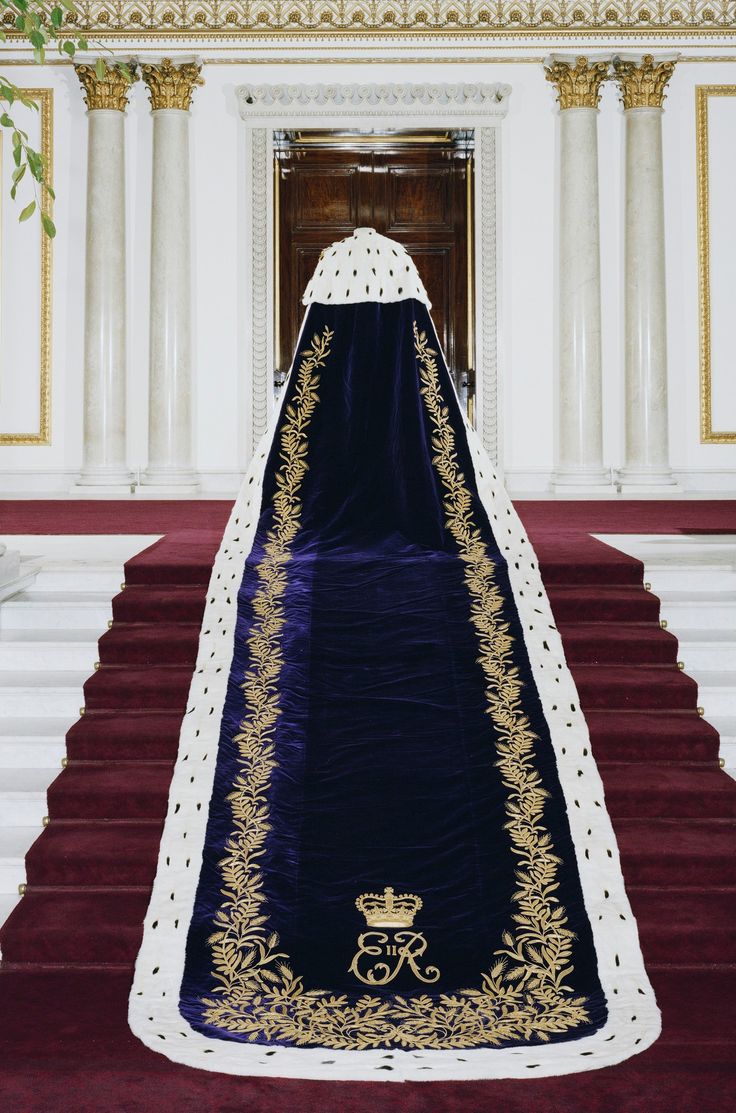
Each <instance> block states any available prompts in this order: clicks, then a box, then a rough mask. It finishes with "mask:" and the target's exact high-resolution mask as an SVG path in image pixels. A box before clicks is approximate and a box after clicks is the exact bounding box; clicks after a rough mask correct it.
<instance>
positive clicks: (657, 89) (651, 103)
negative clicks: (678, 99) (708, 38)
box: [613, 54, 677, 108]
mask: <svg viewBox="0 0 736 1113" xmlns="http://www.w3.org/2000/svg"><path fill="white" fill-rule="evenodd" d="M676 65H677V59H676V58H674V59H673V58H668V59H666V60H664V61H662V62H657V63H656V64H655V61H654V57H653V55H651V54H645V55H644V56H643V58H642V59H641V61H640V62H631V61H627V60H625V59H623V58H614V59H613V74H614V77H615V79H616V81H617V82H618V86H619V90H620V93H621V101H622V103H623V106H624V108H661V107H662V105H663V104H664V98H665V89H666V88H667V82H668V81H669V79H670V78H671V77H672V74H673V73H674V72H675V66H676Z"/></svg>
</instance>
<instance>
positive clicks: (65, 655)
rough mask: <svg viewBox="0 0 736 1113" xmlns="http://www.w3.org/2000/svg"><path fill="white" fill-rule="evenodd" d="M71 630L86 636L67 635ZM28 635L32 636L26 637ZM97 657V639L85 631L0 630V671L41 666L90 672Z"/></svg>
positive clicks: (48, 669) (44, 668)
mask: <svg viewBox="0 0 736 1113" xmlns="http://www.w3.org/2000/svg"><path fill="white" fill-rule="evenodd" d="M70 633H71V634H74V633H82V634H84V635H85V637H84V638H80V637H70V636H69V634H70ZM28 634H32V635H34V636H32V637H28V636H27V635H28ZM17 635H21V636H20V637H18V636H17ZM39 635H43V636H39ZM54 635H55V636H54ZM98 659H99V658H98V647H97V638H95V637H90V636H89V631H87V630H83V631H65V630H57V631H53V630H43V631H36V630H33V631H31V630H3V631H2V632H0V670H2V671H6V670H19V669H43V670H44V671H54V672H59V671H62V670H67V669H69V670H74V671H79V672H86V673H87V674H89V673H90V672H92V670H93V669H94V665H95V662H96V661H97V660H98Z"/></svg>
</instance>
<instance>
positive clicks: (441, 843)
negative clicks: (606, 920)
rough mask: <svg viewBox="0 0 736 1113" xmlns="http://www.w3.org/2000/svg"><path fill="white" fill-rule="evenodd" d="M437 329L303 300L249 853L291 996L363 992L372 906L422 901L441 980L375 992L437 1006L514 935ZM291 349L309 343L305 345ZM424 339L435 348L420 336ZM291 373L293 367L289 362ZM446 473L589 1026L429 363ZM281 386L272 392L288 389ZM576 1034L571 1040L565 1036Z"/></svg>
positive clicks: (203, 991)
mask: <svg viewBox="0 0 736 1113" xmlns="http://www.w3.org/2000/svg"><path fill="white" fill-rule="evenodd" d="M414 321H416V322H417V324H418V327H419V328H420V330H421V329H426V330H427V331H428V332H429V334H430V335H431V336H433V335H434V333H433V330H432V325H431V321H430V319H429V315H428V313H427V310H426V309H425V307H424V306H423V305H421V304H419V303H417V302H414V301H403V302H398V303H394V304H388V305H379V304H376V303H365V304H359V305H348V306H326V305H313V306H312V307H311V309H310V311H309V314H308V317H307V321H306V325H305V330H304V333H303V336H306V337H311V336H312V335H313V334H314V333H321V332H322V329H323V327H324V326H325V325H328V326H329V327H330V328H331V329H333V330H334V337H333V339H332V342H331V354H330V355H329V357H328V359H327V362H326V365H325V367H324V369H322V370H321V372H320V385H319V402H318V404H317V406H316V409H315V411H314V414H313V416H312V419H311V423H310V426H309V430H308V462H309V470H308V472H307V473H306V477H305V480H304V483H303V487H302V491H301V501H302V514H301V526H300V529H299V532H298V534H297V536H296V538H295V540H294V542H293V545H292V552H291V559H290V561H289V563H288V564H287V566H286V567H287V576H288V587H287V590H286V596H285V611H286V619H287V621H286V624H285V627H284V635H283V652H284V666H283V670H282V674H281V679H280V684H279V701H280V708H281V714H280V717H279V719H278V724H277V761H278V767H277V769H276V770H275V772H274V774H273V777H272V781H271V787H270V791H269V809H270V823H271V830H270V833H269V835H268V839H267V844H266V853H265V855H264V857H263V858H262V863H261V864H262V869H263V875H264V887H265V893H266V898H267V900H266V910H267V913H268V918H269V919H268V927H269V930H274V931H276V932H278V934H279V937H280V949H281V950H284V951H286V952H287V953H288V955H289V956H290V962H291V964H292V965H293V968H294V969H295V971H296V972H297V973H298V974H299V975H301V976H302V977H303V979H304V983H305V986H306V987H307V988H308V989H310V988H319V989H328V990H330V991H335V992H339V993H345V994H348V995H354V996H359V995H360V994H362V993H365V992H366V987H365V986H363V985H361V984H359V983H358V982H357V981H356V979H355V977H354V976H353V975H352V974H351V973H350V972H349V966H350V962H351V958H352V956H353V953H354V952H355V948H356V939H357V936H358V935H359V933H360V931H361V930H365V922H364V919H363V918H362V917H361V915H360V914H359V912H358V911H357V910H356V907H355V900H356V897H357V896H359V895H360V894H361V893H365V892H369V891H370V892H382V891H383V889H384V887H385V886H386V885H391V886H393V888H394V889H395V890H396V891H397V892H408V893H415V894H418V895H419V896H421V898H422V901H423V907H422V910H421V912H420V914H419V915H418V916H417V919H416V927H417V928H420V929H421V930H422V932H423V933H424V935H425V936H426V939H427V941H428V949H427V953H426V956H425V961H427V962H431V963H432V964H434V965H436V966H438V967H439V969H440V970H441V972H442V973H441V978H440V981H439V982H438V983H436V985H433V986H431V987H430V986H425V985H419V984H418V983H417V981H416V979H415V978H414V977H413V975H412V973H411V971H410V970H409V969H408V968H406V969H404V970H402V972H401V973H400V975H399V976H398V977H397V979H396V980H395V981H393V982H391V983H390V984H389V985H387V986H385V987H384V988H382V989H381V988H378V989H375V990H373V989H372V990H371V992H372V993H374V994H395V993H404V994H410V993H428V992H429V993H431V994H435V993H436V994H440V993H451V992H455V991H458V990H461V989H463V988H467V987H478V986H479V985H480V979H481V976H482V974H483V972H485V971H487V970H488V969H490V967H491V966H492V965H493V962H494V961H495V960H494V951H496V950H497V949H498V948H499V947H500V946H501V945H502V944H501V935H502V932H504V931H506V930H509V929H513V927H514V923H513V920H512V915H513V913H514V910H515V909H514V906H513V901H512V894H513V893H514V891H515V888H516V885H515V878H514V872H515V869H516V868H517V863H516V860H515V858H514V856H513V854H512V853H511V850H510V845H509V836H508V832H507V831H506V830H505V829H504V824H505V823H506V821H507V818H508V817H507V814H506V811H505V801H506V796H507V792H506V789H505V788H504V785H503V784H502V782H501V777H500V772H499V770H498V768H497V767H496V765H495V764H494V762H495V760H496V756H497V755H496V754H495V752H494V727H493V723H492V721H491V718H490V716H489V715H488V713H487V710H486V699H485V691H484V677H483V673H482V671H481V667H480V665H479V663H478V654H479V649H478V640H477V635H476V633H475V631H474V629H473V626H472V625H471V622H470V599H469V595H468V589H467V586H466V584H465V581H464V578H463V575H464V567H463V563H462V561H461V560H460V559H459V558H458V555H457V547H456V544H455V541H454V540H453V538H452V536H451V534H450V533H449V532H448V530H447V529H446V528H445V514H444V507H443V492H442V489H441V485H440V483H439V480H438V477H437V474H436V471H435V468H434V466H433V464H432V454H433V452H432V448H431V445H430V432H431V428H430V421H429V419H428V416H427V413H426V409H425V404H424V401H423V399H422V397H421V395H420V391H419V374H418V365H417V360H416V355H415V350H414V338H413V323H414ZM303 346H304V345H303V344H302V347H303ZM433 346H434V347H438V345H436V344H434V345H433ZM298 359H299V357H297V361H296V363H295V366H297V365H298ZM438 362H439V365H440V366H439V371H440V377H441V383H442V389H443V393H444V396H445V401H446V405H447V406H448V408H449V413H450V419H451V422H452V425H453V428H454V432H455V439H456V449H457V454H458V459H459V464H460V466H461V469H462V471H463V473H464V475H465V477H466V481H467V484H468V486H469V488H470V491H471V493H472V496H473V501H474V517H475V524H476V525H477V526H478V527H479V528H480V529H481V531H482V536H483V540H484V542H485V544H486V546H487V550H488V553H489V555H490V556H491V557H492V559H493V561H494V562H495V565H496V574H497V582H498V584H499V586H500V588H501V591H502V593H503V598H504V600H505V605H504V619H505V620H506V621H507V622H508V623H509V624H510V628H511V632H512V634H513V636H514V647H515V648H514V664H515V667H516V668H517V669H518V670H519V673H520V675H521V677H522V678H523V682H524V683H523V699H524V709H525V712H526V714H527V715H528V717H529V719H530V721H531V724H532V727H533V729H534V731H535V732H536V733H537V735H538V736H539V742H538V743H537V746H536V755H537V756H536V768H537V770H538V772H539V774H540V776H541V778H542V781H543V783H544V786H545V788H546V789H547V790H548V792H549V799H548V800H547V802H546V806H545V817H544V818H545V827H546V829H547V830H548V831H549V832H550V834H551V836H552V841H553V844H554V849H555V853H556V854H557V855H559V857H560V858H561V859H562V862H563V864H562V866H561V867H560V871H559V876H558V880H559V882H560V888H559V890H558V894H557V895H558V896H559V898H560V901H561V903H562V904H563V906H564V908H565V910H566V913H567V917H568V923H569V927H570V928H571V929H572V930H573V931H574V932H575V933H576V936H577V938H576V941H575V944H574V958H573V962H574V974H573V975H572V976H571V978H570V979H569V981H570V982H571V984H572V985H573V986H574V989H575V991H576V992H577V993H579V994H580V995H582V996H585V997H586V998H587V999H588V1008H589V1014H590V1018H591V1019H590V1023H589V1024H588V1025H586V1027H585V1028H581V1029H577V1030H576V1031H575V1033H574V1036H576V1037H579V1036H580V1035H584V1034H587V1033H589V1032H590V1031H591V1030H592V1029H593V1028H597V1027H599V1026H600V1025H601V1024H602V1023H603V1022H604V1020H605V1018H606V1002H605V998H604V996H603V993H602V990H601V987H600V983H599V980H598V976H597V972H596V957H595V951H594V947H593V941H592V935H591V931H590V926H589V923H588V919H587V916H586V912H585V908H584V905H583V899H582V894H581V889H580V883H579V878H578V873H577V866H576V858H575V851H574V848H573V845H572V841H571V837H570V832H569V827H568V822H567V818H566V812H565V807H564V802H563V798H562V793H561V789H560V785H559V781H558V776H557V771H556V764H555V759H554V754H553V750H552V746H551V744H550V741H549V734H548V729H547V726H546V723H545V719H544V716H543V714H542V710H541V706H540V703H539V699H538V695H537V691H536V687H535V684H534V680H533V677H532V673H531V670H530V666H529V662H528V658H527V653H526V650H525V646H524V641H523V637H522V631H521V627H520V624H519V619H518V615H517V611H516V607H515V604H514V599H513V595H512V592H511V589H510V586H509V582H508V577H507V572H506V561H505V559H504V556H503V554H502V551H501V549H500V547H499V544H498V542H497V540H496V537H495V533H499V536H501V535H502V533H505V530H506V524H505V523H499V522H497V521H495V520H493V516H491V520H489V518H488V516H487V514H486V512H485V511H484V509H483V507H482V506H481V504H480V501H479V500H478V497H477V492H476V488H475V481H474V476H473V467H472V464H471V460H470V454H469V449H468V445H467V440H466V436H465V433H464V428H463V423H462V419H461V416H460V411H459V407H458V403H457V400H456V397H455V393H454V390H453V387H452V385H451V381H450V376H449V374H448V372H447V370H446V368H445V367H444V364H443V363H442V360H441V357H439V361H438ZM295 380H296V375H295V373H294V372H292V374H291V376H290V378H289V380H288V381H287V385H286V387H285V389H286V392H287V398H286V402H287V403H288V401H289V398H290V396H291V395H293V392H294V389H295ZM279 466H280V458H279V432H278V429H277V431H276V435H275V437H274V440H273V443H272V448H271V451H270V456H269V459H268V463H267V468H266V478H265V484H264V489H263V497H262V504H261V513H260V520H259V526H258V532H257V537H256V542H255V545H254V548H253V552H252V554H251V555H250V557H249V558H248V560H247V561H246V564H245V568H244V571H243V579H242V584H241V587H240V593H239V603H238V620H237V629H236V635H235V641H234V647H233V662H232V671H231V677H230V683H229V688H228V696H227V701H226V706H225V710H224V715H223V719H222V728H221V739H220V749H219V757H218V764H217V771H216V776H215V782H214V790H213V795H212V800H211V804H210V816H209V822H208V829H207V837H206V847H205V854H204V859H203V863H202V870H201V877H200V883H199V889H198V894H197V900H196V906H195V911H194V916H193V920H192V923H191V927H190V931H189V938H188V946H187V956H186V968H185V973H184V979H183V984H182V990H181V1009H182V1013H183V1015H185V1016H186V1018H187V1019H188V1020H189V1022H190V1023H191V1024H192V1025H193V1026H194V1027H195V1028H197V1029H198V1030H200V1031H203V1032H205V1033H207V1034H209V1035H211V1036H215V1037H219V1038H229V1039H235V1038H237V1036H235V1035H233V1034H229V1033H226V1032H222V1031H216V1030H214V1029H212V1028H211V1027H209V1026H208V1025H207V1024H205V1023H204V1022H203V1020H202V1009H201V1006H200V1003H199V1002H200V999H201V998H202V997H205V996H211V994H212V990H213V987H214V985H215V982H214V980H213V977H212V973H211V969H212V967H211V954H210V949H209V947H208V945H207V938H208V936H209V935H210V934H211V933H212V931H213V926H212V918H213V915H214V913H215V911H216V909H217V907H218V903H219V901H220V900H221V889H222V881H221V877H220V873H219V870H218V862H219V861H220V859H221V858H222V848H223V844H224V841H225V839H226V838H227V836H228V834H229V833H230V830H231V827H232V820H231V814H230V807H229V804H228V802H227V796H228V794H229V792H230V791H231V789H232V782H233V777H234V775H235V773H236V771H237V753H236V747H235V746H234V744H233V742H232V739H233V736H234V735H235V734H236V733H237V732H238V725H239V723H240V721H241V719H242V717H243V714H244V709H243V691H242V688H241V684H242V681H243V677H244V675H245V673H246V671H247V669H248V664H249V654H248V646H247V638H248V635H249V632H250V629H251V625H252V622H253V613H252V599H253V595H254V592H255V590H256V587H257V577H256V568H257V566H258V563H259V561H260V560H261V559H262V556H263V546H264V543H265V540H266V535H267V532H268V530H269V527H270V526H271V524H272V501H273V494H274V475H275V472H276V471H277V470H278V468H279ZM561 1038H568V1039H569V1038H571V1034H568V1035H567V1036H566V1037H561Z"/></svg>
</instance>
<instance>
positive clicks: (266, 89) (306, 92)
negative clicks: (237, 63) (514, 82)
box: [236, 84, 511, 121]
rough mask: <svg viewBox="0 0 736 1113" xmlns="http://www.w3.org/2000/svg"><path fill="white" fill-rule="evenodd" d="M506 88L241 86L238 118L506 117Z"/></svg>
mask: <svg viewBox="0 0 736 1113" xmlns="http://www.w3.org/2000/svg"><path fill="white" fill-rule="evenodd" d="M510 92H511V86H510V85H503V84H495V85H485V84H465V85H445V84H436V85H409V84H407V85H239V86H238V88H237V89H236V93H237V97H238V104H239V106H240V115H241V116H242V118H243V119H244V120H246V121H248V120H252V119H258V118H264V117H269V116H274V117H277V118H281V117H282V116H284V115H286V116H289V115H298V114H304V115H309V116H320V115H333V114H334V115H336V114H339V113H342V114H344V115H346V116H374V115H376V114H378V113H382V112H386V111H391V112H393V113H396V114H400V115H412V116H435V115H436V113H437V112H442V113H443V114H445V115H447V114H448V113H449V114H457V115H467V116H486V115H488V116H505V115H506V111H507V109H508V97H509V94H510Z"/></svg>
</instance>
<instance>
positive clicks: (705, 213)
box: [695, 85, 736, 444]
mask: <svg viewBox="0 0 736 1113" xmlns="http://www.w3.org/2000/svg"><path fill="white" fill-rule="evenodd" d="M711 97H736V85H696V86H695V145H696V157H697V205H698V284H699V294H700V315H699V320H700V440H701V443H702V444H736V430H734V431H733V432H728V431H721V430H715V429H714V428H713V391H712V368H711V298H710V292H711V290H710V288H711V282H710V199H709V168H708V101H709V99H710V98H711Z"/></svg>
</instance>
